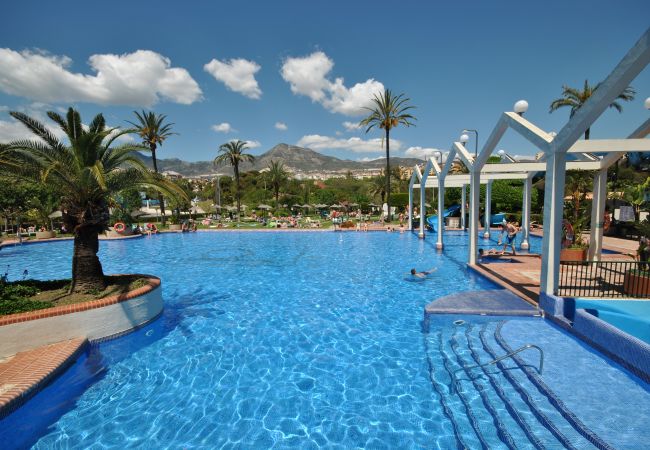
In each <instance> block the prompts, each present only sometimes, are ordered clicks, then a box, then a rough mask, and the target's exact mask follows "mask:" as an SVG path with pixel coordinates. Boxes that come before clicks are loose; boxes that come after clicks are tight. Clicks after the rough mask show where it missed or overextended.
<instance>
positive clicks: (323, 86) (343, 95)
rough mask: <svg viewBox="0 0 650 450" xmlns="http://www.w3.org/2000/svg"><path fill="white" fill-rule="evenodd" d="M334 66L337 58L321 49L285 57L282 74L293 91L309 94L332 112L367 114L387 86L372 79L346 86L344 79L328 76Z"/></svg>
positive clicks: (354, 114) (356, 114)
mask: <svg viewBox="0 0 650 450" xmlns="http://www.w3.org/2000/svg"><path fill="white" fill-rule="evenodd" d="M333 67H334V61H332V60H331V59H330V58H329V57H328V56H327V55H326V54H325V53H323V52H321V51H318V52H314V53H312V54H311V55H308V56H305V57H297V58H291V57H290V58H287V59H285V60H284V63H283V64H282V70H281V71H280V73H281V74H282V78H283V79H284V80H285V81H286V82H288V83H289V85H290V86H291V92H293V93H294V94H298V95H304V96H307V97H309V98H310V99H311V100H312V101H313V102H318V103H321V104H322V105H323V106H324V107H325V108H326V109H328V110H329V111H331V112H335V113H341V114H345V115H348V116H359V115H362V114H364V112H365V110H364V107H368V106H370V105H371V101H372V97H373V95H374V94H375V93H378V92H381V91H383V90H384V85H383V84H382V83H380V82H379V81H376V80H374V79H372V78H371V79H368V80H366V81H364V82H363V83H357V84H355V85H354V86H352V87H351V88H347V87H345V85H344V84H343V83H344V81H343V78H336V79H335V80H334V82H332V81H330V80H329V79H328V78H327V75H328V74H329V72H330V71H331V70H332V68H333Z"/></svg>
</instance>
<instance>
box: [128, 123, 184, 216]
mask: <svg viewBox="0 0 650 450" xmlns="http://www.w3.org/2000/svg"><path fill="white" fill-rule="evenodd" d="M133 113H134V114H135V116H136V117H137V119H138V122H137V123H134V122H129V121H127V122H129V123H130V124H131V125H133V126H134V127H135V130H136V132H137V133H138V135H140V137H141V138H142V144H143V145H145V146H147V147H148V148H149V150H150V151H151V159H152V162H153V171H154V172H156V173H158V162H157V160H156V149H157V148H158V146H159V145H160V146H161V147H162V145H163V142H165V140H166V139H167V138H168V137H169V136H171V135H173V134H178V133H173V132H172V131H171V130H172V125H174V124H173V123H164V122H165V119H167V116H166V115H164V114H158V115H156V113H154V112H153V111H150V112H146V111H144V110H143V111H142V114H140V113H139V112H137V111H133ZM158 202H160V215H161V217H162V222H163V225H164V224H165V199H164V198H163V196H162V194H160V195H158Z"/></svg>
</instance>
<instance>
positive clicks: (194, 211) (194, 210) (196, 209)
mask: <svg viewBox="0 0 650 450" xmlns="http://www.w3.org/2000/svg"><path fill="white" fill-rule="evenodd" d="M190 213H192V214H205V211H203V209H202V208H200V207H198V206H192V207H191V208H190Z"/></svg>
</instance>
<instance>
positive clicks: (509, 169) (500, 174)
mask: <svg viewBox="0 0 650 450" xmlns="http://www.w3.org/2000/svg"><path fill="white" fill-rule="evenodd" d="M457 144H458V146H457ZM456 157H460V159H461V161H462V162H463V163H464V164H465V165H466V166H467V167H469V168H471V167H472V166H473V165H474V157H473V156H472V155H470V154H469V153H468V152H467V150H466V149H465V147H464V146H463V145H462V144H460V143H454V145H453V146H452V149H451V150H450V152H449V155H448V157H447V161H446V163H445V165H444V167H440V165H439V164H438V161H437V160H436V159H435V158H429V160H428V161H427V164H426V166H425V168H424V170H423V171H421V170H420V168H419V167H418V166H416V167H415V168H414V170H413V175H412V177H411V183H410V184H409V208H410V209H409V210H410V211H412V210H413V189H417V188H420V232H419V236H420V238H424V216H425V208H426V204H425V202H424V197H425V190H426V188H433V189H436V188H437V189H438V212H439V214H438V240H437V242H436V248H437V249H442V248H443V245H444V244H443V234H444V218H443V217H442V214H440V212H442V210H443V209H444V193H445V188H449V187H461V188H462V191H461V226H462V228H463V229H464V228H465V223H464V222H465V203H466V200H465V194H466V187H467V185H468V184H470V185H471V180H472V177H471V173H470V174H453V175H449V174H448V171H449V170H450V168H451V164H452V162H453V161H454V159H455V158H456ZM580 157H581V158H583V159H584V160H581V161H570V162H567V164H566V168H567V170H571V169H582V170H597V169H599V168H600V160H599V159H598V158H595V157H593V156H591V155H587V154H582V155H580ZM508 159H510V160H511V161H513V160H512V158H508ZM545 170H546V163H545V162H542V161H541V160H540V161H531V162H507V163H499V164H486V165H485V166H484V167H483V170H482V172H481V173H482V177H481V178H480V179H479V185H480V184H485V185H486V190H485V191H486V192H485V214H484V233H483V237H484V238H486V239H487V238H489V237H490V219H491V216H492V214H491V213H492V211H491V203H492V182H493V181H494V180H523V182H524V184H523V185H524V190H523V199H522V230H523V233H524V235H523V241H522V244H521V247H522V248H523V249H528V248H529V238H530V205H531V192H532V179H533V176H534V175H535V174H537V173H539V172H543V171H545ZM432 172H433V173H432ZM432 175H433V176H432ZM418 181H419V183H418ZM470 192H471V191H470ZM476 202H477V213H476V218H477V221H478V202H479V200H478V196H477V200H476ZM470 211H471V200H470ZM471 220H472V219H471V212H470V223H471ZM412 228H413V226H412V218H411V216H409V230H412ZM470 231H472V230H471V227H470ZM474 231H475V233H476V234H477V235H478V222H477V229H475V230H474ZM470 241H471V239H470ZM475 262H476V261H474V262H472V261H471V258H470V263H471V264H474V263H475Z"/></svg>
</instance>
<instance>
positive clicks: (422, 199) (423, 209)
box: [418, 171, 429, 239]
mask: <svg viewBox="0 0 650 450" xmlns="http://www.w3.org/2000/svg"><path fill="white" fill-rule="evenodd" d="M427 178H429V172H428V171H425V173H423V174H422V178H421V179H420V231H419V232H418V237H419V238H420V239H424V216H425V214H426V206H424V205H425V202H426V198H425V195H426V191H427V190H426V185H427Z"/></svg>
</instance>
